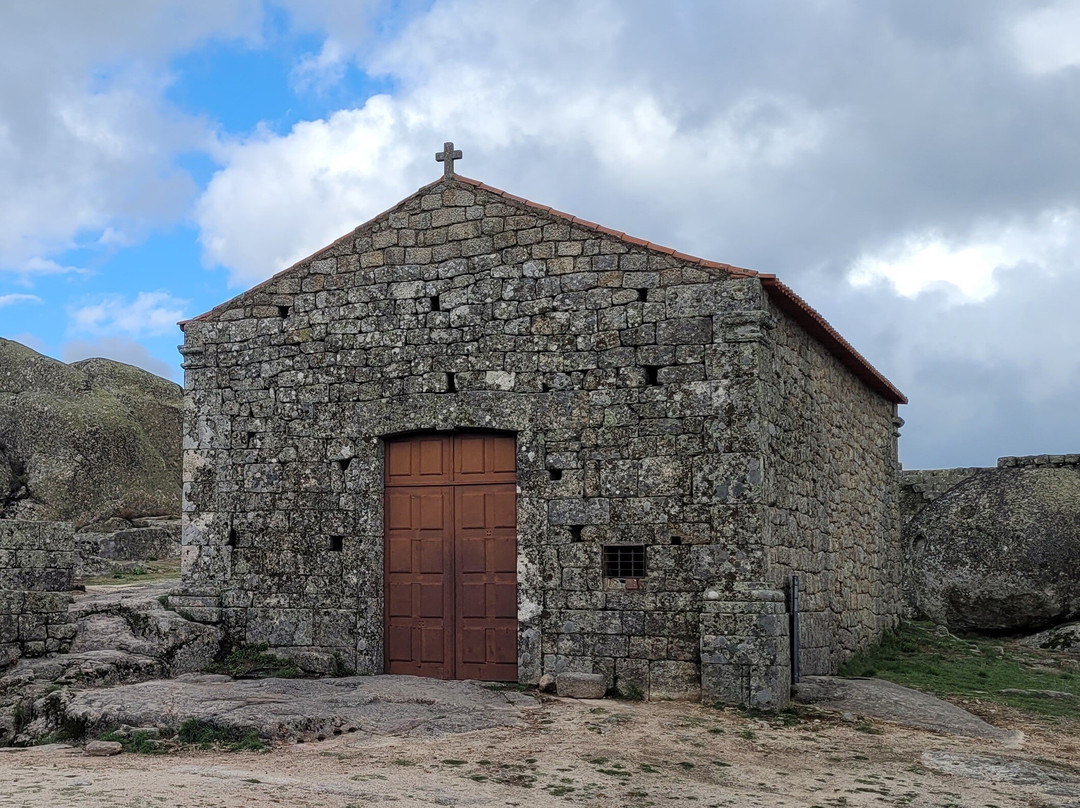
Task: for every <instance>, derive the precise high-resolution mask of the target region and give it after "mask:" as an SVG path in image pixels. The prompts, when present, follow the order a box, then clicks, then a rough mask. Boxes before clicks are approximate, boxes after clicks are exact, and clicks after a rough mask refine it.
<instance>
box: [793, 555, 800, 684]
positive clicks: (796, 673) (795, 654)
mask: <svg viewBox="0 0 1080 808" xmlns="http://www.w3.org/2000/svg"><path fill="white" fill-rule="evenodd" d="M791 682H792V684H796V685H797V684H798V683H799V576H798V575H792V576H791Z"/></svg>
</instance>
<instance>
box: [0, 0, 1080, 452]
mask: <svg viewBox="0 0 1080 808" xmlns="http://www.w3.org/2000/svg"><path fill="white" fill-rule="evenodd" d="M1078 41H1080V7H1078V6H1077V5H1076V4H1075V3H1071V2H1065V1H1064V0H1063V1H1062V2H1050V1H1049V0H1047V1H1046V2H1032V3H1027V4H1014V3H1008V2H997V0H954V2H951V3H948V4H941V3H937V2H930V0H903V1H902V2H901V0H893V1H892V2H888V1H887V2H883V3H874V4H867V3H862V2H858V0H823V2H820V3H812V4H809V3H804V2H797V0H788V2H778V3H767V4H763V3H760V2H755V1H754V0H728V2H723V3H710V4H706V3H699V2H694V1H693V0H685V2H672V3H663V4H657V3H652V2H645V1H644V0H588V2H586V1H585V0H582V1H581V2H573V1H572V0H520V2H516V3H511V4H508V3H504V2H497V0H432V2H380V1H379V0H366V1H362V0H304V1H302V0H275V1H274V2H262V1H261V0H213V1H211V0H188V1H187V2H172V1H171V0H161V2H157V3H152V4H151V3H141V2H136V0H107V1H105V2H100V3H95V4H85V3H76V2H74V1H73V0H72V2H68V3H63V2H58V3H56V4H50V6H49V7H48V8H37V7H36V6H35V5H31V4H20V5H14V4H9V5H8V6H6V7H5V8H4V9H3V10H0V68H2V70H0V336H3V337H6V338H10V339H16V340H19V341H21V342H24V343H26V344H29V345H30V346H32V347H34V348H35V349H37V350H39V351H42V352H43V353H47V354H49V355H51V356H54V357H57V358H60V359H63V360H64V361H73V360H76V359H80V358H84V357H86V356H93V355H104V356H110V357H112V358H115V359H119V360H121V361H126V362H131V363H133V364H138V365H141V366H143V367H146V368H148V369H150V370H152V371H154V372H157V373H160V374H162V375H165V376H168V377H170V378H172V379H174V380H177V381H179V380H180V379H181V372H180V368H179V362H180V357H179V354H178V353H177V351H176V346H177V345H178V344H179V343H180V342H181V340H182V336H181V334H180V332H179V329H177V328H176V327H175V325H174V323H175V321H176V320H177V319H181V318H184V317H190V316H193V315H196V314H199V313H201V312H203V311H205V310H208V309H210V308H212V307H213V306H215V305H217V304H218V303H220V302H222V301H224V300H226V299H228V298H230V297H232V296H233V295H235V294H237V293H239V292H241V291H243V290H244V289H246V288H248V287H249V286H251V285H253V284H255V283H257V282H259V281H260V280H262V279H264V278H265V277H267V276H269V275H271V274H273V273H274V272H276V271H278V270H280V269H282V268H283V267H285V266H287V265H289V264H290V263H292V262H293V261H295V260H297V259H298V258H300V257H303V256H304V255H307V254H309V253H310V252H312V251H314V250H315V249H317V248H319V247H320V246H322V245H324V244H326V243H328V242H329V241H331V240H332V239H334V238H336V237H337V236H339V235H341V234H342V233H344V232H346V231H347V230H349V229H351V228H352V227H355V226H356V225H358V224H360V223H362V222H363V221H365V220H366V219H368V218H370V217H371V216H372V215H374V214H376V213H378V212H379V211H381V210H384V209H385V208H387V207H389V206H390V205H392V204H393V203H395V202H396V201H398V200H399V199H401V198H403V197H405V196H407V195H409V194H411V193H412V192H413V191H415V190H416V188H417V187H419V186H420V185H423V184H424V183H426V182H429V181H431V180H432V179H434V178H436V177H437V176H438V175H439V172H440V167H439V166H438V165H437V164H436V163H435V162H434V160H433V154H434V152H435V151H436V150H437V149H438V148H440V147H441V144H442V142H443V141H444V140H454V141H455V142H456V143H457V145H458V146H459V147H460V148H462V149H463V150H464V152H465V159H464V160H463V161H462V162H461V163H460V164H459V169H460V171H461V173H463V174H466V175H468V176H472V177H476V178H478V179H481V180H483V181H485V182H488V183H490V184H492V185H495V186H497V187H500V188H503V189H505V190H508V191H510V192H512V193H515V194H518V195H521V196H525V197H527V198H530V199H534V200H536V201H540V202H543V203H545V204H550V205H552V206H554V207H557V208H559V209H561V210H566V211H570V212H572V213H574V214H576V215H580V216H582V217H583V218H586V219H590V220H593V221H599V222H602V223H604V224H607V225H609V226H611V227H615V228H617V229H619V230H624V231H626V232H629V233H633V234H635V235H638V236H641V237H645V238H649V239H651V240H653V241H656V242H659V243H663V244H668V245H671V246H674V247H676V248H678V249H681V250H683V251H685V252H690V253H694V254H697V255H703V256H706V257H709V258H712V259H715V260H720V261H726V262H729V263H734V264H739V265H743V266H749V267H752V268H754V269H758V270H760V271H763V272H774V273H776V274H778V275H779V276H780V277H781V278H782V279H784V280H785V281H786V282H787V283H789V284H790V285H791V286H793V287H794V288H795V289H796V290H797V291H798V292H799V293H800V294H802V295H803V296H804V297H805V298H806V299H807V300H808V301H809V302H810V303H811V304H813V305H814V306H816V307H817V308H818V309H819V310H820V311H822V312H823V313H824V314H825V315H826V317H828V318H829V319H830V320H831V321H832V322H833V324H834V325H835V326H837V328H838V329H839V330H840V331H841V332H842V333H843V334H845V336H847V337H848V338H849V340H850V341H851V342H852V343H853V344H855V346H856V347H857V348H859V349H860V350H861V351H862V352H863V353H864V354H865V355H866V356H868V357H869V358H870V359H871V361H872V362H873V363H874V364H875V365H876V366H878V367H879V368H880V369H881V370H882V371H883V372H884V373H885V374H886V375H887V376H888V377H889V378H890V379H892V380H893V381H894V382H895V383H896V384H897V385H898V386H899V387H900V388H901V389H902V390H904V392H905V393H907V394H908V396H909V397H910V399H911V402H912V403H911V404H910V405H909V406H907V407H905V408H904V409H903V411H902V414H903V415H904V417H905V418H906V419H907V421H908V425H907V426H906V427H905V429H904V431H903V438H902V440H901V447H902V448H901V452H902V459H903V460H904V461H905V464H906V465H908V466H909V467H915V466H946V465H984V464H992V463H993V462H994V459H995V458H996V457H997V456H999V455H1004V454H1032V453H1041V452H1052V453H1056V452H1066V451H1077V449H1078V445H1080V441H1078V440H1077V429H1076V401H1077V399H1078V397H1080V329H1077V328H1076V325H1075V323H1076V314H1075V308H1076V305H1075V303H1076V300H1077V296H1078V294H1080V259H1078V257H1077V256H1080V249H1077V248H1078V247H1080V244H1078V241H1080V237H1078V229H1077V227H1078V224H1080V183H1077V182H1076V177H1077V176H1080V145H1078V144H1080V138H1078V137H1077V134H1078V128H1080V108H1078V107H1077V105H1076V104H1075V103H1074V99H1075V98H1076V95H1077V91H1078V90H1080V47H1077V43H1078Z"/></svg>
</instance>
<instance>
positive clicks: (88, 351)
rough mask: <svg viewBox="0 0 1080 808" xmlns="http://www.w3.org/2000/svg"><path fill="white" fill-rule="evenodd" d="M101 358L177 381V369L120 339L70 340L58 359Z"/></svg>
mask: <svg viewBox="0 0 1080 808" xmlns="http://www.w3.org/2000/svg"><path fill="white" fill-rule="evenodd" d="M96 357H103V358H105V359H114V360H116V361H117V362H125V363H127V364H129V365H135V366H136V367H140V368H142V369H143V370H148V371H150V372H151V373H154V374H156V375H158V376H161V377H163V378H166V379H172V380H173V381H176V380H177V377H178V375H179V372H178V368H177V367H176V366H175V365H170V364H168V363H167V362H163V361H162V360H160V359H158V358H157V357H156V356H154V355H153V354H151V353H150V352H149V351H148V350H147V349H146V347H145V346H143V345H141V344H140V343H138V342H135V341H134V340H130V339H123V338H121V337H103V338H101V339H97V340H78V339H76V340H71V341H69V342H65V343H64V344H63V346H61V349H60V358H61V360H63V361H64V362H69V363H70V362H78V361H79V360H81V359H92V358H96Z"/></svg>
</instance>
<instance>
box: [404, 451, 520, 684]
mask: <svg viewBox="0 0 1080 808" xmlns="http://www.w3.org/2000/svg"><path fill="white" fill-rule="evenodd" d="M516 479H517V467H516V461H515V445H514V438H513V437H509V436H505V435H496V434H487V433H462V434H457V433H454V434H444V433H425V434H420V435H411V436H406V437H402V438H396V439H393V440H389V441H387V444H386V510H385V523H386V545H385V558H386V570H385V580H386V634H385V646H386V671H387V673H402V674H412V675H415V676H431V677H435V678H439V679H481V680H486V681H496V682H516V681H517V678H518V672H517V628H518V626H517V493H516V492H517V483H516Z"/></svg>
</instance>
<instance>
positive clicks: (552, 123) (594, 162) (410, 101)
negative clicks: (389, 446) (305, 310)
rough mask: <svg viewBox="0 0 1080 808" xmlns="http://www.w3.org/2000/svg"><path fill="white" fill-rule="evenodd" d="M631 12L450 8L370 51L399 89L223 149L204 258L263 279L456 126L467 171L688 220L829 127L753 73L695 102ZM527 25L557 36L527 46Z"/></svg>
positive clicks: (245, 280) (354, 214) (404, 184)
mask: <svg viewBox="0 0 1080 808" xmlns="http://www.w3.org/2000/svg"><path fill="white" fill-rule="evenodd" d="M628 24H629V14H628V13H627V12H624V10H623V8H622V7H621V6H617V5H614V4H611V3H576V4H569V5H568V6H566V7H565V8H560V9H559V10H558V12H556V10H555V9H554V8H553V7H552V6H551V5H550V4H544V3H535V2H530V3H522V4H515V5H514V6H511V7H507V6H506V5H505V4H501V3H495V2H492V0H481V2H444V3H438V4H436V5H435V6H434V7H433V8H432V9H431V11H430V13H428V14H426V15H423V16H421V17H420V18H418V19H417V20H416V21H415V22H414V23H413V24H412V25H411V26H410V27H409V28H408V29H407V30H406V31H405V32H404V33H403V34H402V35H401V36H400V37H398V38H396V39H393V40H392V41H390V42H388V43H387V44H386V45H385V46H383V47H382V48H381V49H377V50H376V52H375V53H374V54H373V55H372V56H371V57H370V58H368V60H367V63H366V67H367V69H368V70H369V72H372V73H374V74H376V75H379V76H385V77H388V78H391V79H392V80H393V82H394V83H395V84H396V85H398V87H399V89H397V90H396V91H395V93H394V94H393V95H392V96H391V95H378V96H374V97H372V98H369V99H368V100H367V101H366V103H365V104H364V105H363V106H362V107H361V108H358V109H348V110H341V111H339V112H336V113H334V114H333V115H331V116H330V117H328V118H326V119H324V120H315V121H307V122H304V123H301V124H298V125H296V126H295V127H294V128H293V129H292V131H291V132H289V133H287V134H285V135H282V136H278V135H275V134H272V133H267V132H261V133H258V134H257V135H256V136H255V137H252V138H250V139H248V140H242V141H236V142H232V143H228V144H225V145H223V146H222V148H221V151H220V152H219V159H220V160H221V161H222V163H223V166H224V167H223V168H222V170H221V171H219V172H218V173H217V174H216V175H215V176H214V178H213V179H212V181H211V182H210V184H209V186H208V188H207V189H206V192H205V193H204V194H203V196H202V198H201V199H200V201H199V204H198V207H197V214H196V218H197V221H198V223H199V225H200V228H201V231H202V233H201V241H202V245H203V249H204V257H205V260H206V262H207V263H209V264H221V265H223V266H225V267H226V268H228V270H229V271H230V275H231V280H232V283H233V284H234V285H238V286H244V285H249V284H251V283H253V282H255V281H258V280H261V279H263V278H266V277H267V276H269V275H271V274H273V273H274V272H277V271H279V270H280V269H282V268H284V267H285V266H288V265H289V264H291V263H292V262H294V261H296V260H298V259H299V258H302V257H304V256H305V255H308V254H310V253H311V252H312V251H314V250H316V249H318V248H319V247H321V246H323V245H325V244H326V243H328V242H330V241H331V240H332V239H334V238H336V237H337V236H340V235H342V234H343V233H345V232H347V231H348V230H349V229H350V228H352V227H355V226H357V225H359V224H361V223H363V222H364V221H366V220H367V219H368V218H369V217H371V216H372V215H374V214H376V213H378V212H379V211H381V210H383V209H385V208H386V207H388V206H389V205H391V204H393V203H394V202H396V201H398V200H399V199H400V198H401V197H402V196H404V195H405V193H407V192H408V191H411V190H412V189H414V188H416V187H417V186H419V185H421V184H423V183H425V182H429V181H431V180H434V179H436V178H437V177H438V174H439V168H438V166H437V165H436V164H435V163H434V161H433V159H432V157H431V155H432V154H433V153H434V151H435V150H436V149H437V148H438V147H439V146H440V145H441V144H442V142H443V141H444V140H456V141H457V142H458V144H459V146H461V147H463V148H464V150H465V162H464V163H463V164H461V165H460V166H459V170H460V171H461V173H463V174H466V175H468V176H474V177H481V178H483V179H484V180H486V181H489V182H492V183H493V184H500V183H499V182H498V181H496V179H495V176H497V175H498V174H503V175H516V176H517V177H518V179H519V181H521V184H520V185H519V184H516V183H515V184H514V185H513V186H512V187H508V190H511V191H513V192H515V193H519V194H520V193H525V190H524V188H525V187H532V188H535V189H537V190H536V193H533V192H529V193H530V195H532V196H533V198H536V199H538V200H539V201H544V202H546V203H548V204H558V203H559V198H558V197H556V196H555V195H554V192H555V189H560V190H562V191H563V193H564V195H565V196H567V197H569V196H573V195H574V191H575V190H580V189H586V190H585V193H595V192H596V191H595V189H597V188H606V189H608V199H609V202H610V200H611V198H613V197H615V198H617V197H619V196H623V195H629V196H630V197H632V198H637V199H640V198H643V197H649V198H650V199H649V202H650V205H651V208H650V212H651V213H653V214H654V215H655V213H656V212H657V211H661V212H663V214H664V215H665V216H667V217H669V218H670V219H671V220H680V221H682V222H684V223H685V222H686V221H688V220H689V219H690V218H697V219H699V220H700V219H704V220H711V219H712V211H711V210H710V208H709V205H710V202H711V200H712V199H713V198H715V195H716V188H717V185H723V186H724V187H725V189H726V191H725V193H726V194H732V195H733V194H737V193H739V192H740V191H742V190H743V189H745V188H747V186H748V185H750V184H752V183H753V182H754V181H755V180H756V179H757V177H758V176H759V173H760V172H765V173H771V172H775V171H779V170H783V169H785V168H787V167H790V166H791V165H792V164H794V163H796V162H797V161H799V160H800V159H802V158H804V157H806V156H807V155H808V154H812V153H814V152H815V151H816V150H817V149H819V148H820V146H821V144H822V142H823V141H824V140H825V139H826V138H827V137H828V136H829V134H830V130H831V125H832V121H831V118H830V115H829V114H828V113H827V112H823V111H820V110H814V109H812V108H810V107H809V106H808V105H807V104H805V103H804V102H802V101H800V100H798V99H796V98H794V97H792V96H789V95H785V94H784V93H781V92H777V91H772V90H770V91H765V90H761V89H758V88H753V87H751V88H748V89H746V90H744V91H742V92H739V93H737V94H735V95H733V96H732V97H730V98H727V99H719V100H717V99H712V100H710V101H709V103H708V104H706V105H705V106H703V107H701V108H697V109H687V107H686V105H685V103H684V102H683V101H682V100H680V99H679V98H678V97H673V95H672V93H671V92H670V91H669V88H666V87H665V86H662V84H663V82H659V83H656V82H654V83H652V85H650V83H649V82H644V81H634V80H628V79H627V76H626V70H625V66H626V63H627V60H628V59H629V56H628V48H630V47H631V46H632V43H620V42H619V41H618V36H619V34H620V33H621V32H623V31H624V30H628ZM522 31H529V32H530V37H531V38H535V40H536V41H543V42H545V43H549V46H545V47H544V48H532V47H523V46H522V42H521V33H520V32H522ZM629 33H632V34H634V35H636V32H632V31H630V32H629ZM341 48H342V46H341V44H340V42H339V41H337V40H329V39H328V40H327V43H326V46H325V47H324V49H323V51H322V52H321V53H320V54H319V55H318V56H317V57H312V59H311V60H309V61H308V62H305V63H304V64H303V65H301V66H300V70H301V72H303V73H304V74H305V75H307V74H308V73H312V74H313V75H316V76H321V77H322V78H323V79H326V78H327V75H328V74H327V71H329V75H330V77H331V78H332V76H333V75H335V74H334V72H333V71H334V70H336V69H338V67H340V65H341V63H342V61H343V59H344V58H345V57H344V55H343V52H342V50H341ZM563 57H565V58H563ZM545 164H546V165H545ZM551 165H559V166H561V167H560V168H559V170H558V171H553V170H552V169H551V168H550V167H549V166H551ZM493 175H494V176H493ZM556 177H558V179H556ZM504 187H507V186H506V185H505V184H504ZM674 189H678V193H677V194H676V193H674ZM627 203H628V204H627V205H626V207H627V209H628V210H632V211H636V212H635V213H634V214H632V215H634V216H636V217H639V218H644V217H645V215H646V214H645V213H644V212H642V209H641V207H640V206H639V205H635V204H633V203H632V202H630V201H629V200H627ZM688 209H689V210H690V211H691V216H690V217H688V216H687V215H686V212H687V210H688ZM574 212H575V213H580V214H581V215H583V216H585V217H586V218H589V216H588V211H582V210H580V209H578V210H575V211H574ZM628 219H629V217H628ZM607 223H608V224H612V225H618V226H620V227H621V228H626V229H630V228H631V227H632V223H630V222H628V223H626V224H623V223H621V222H612V221H610V220H609V221H608V222H607ZM644 226H645V227H649V226H651V227H652V229H653V232H656V230H657V229H658V228H656V226H655V223H652V224H651V225H644ZM634 232H635V234H641V235H646V236H648V235H650V233H649V232H642V231H641V230H640V229H639V230H636V231H634ZM684 246H685V245H684Z"/></svg>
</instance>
